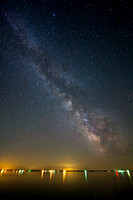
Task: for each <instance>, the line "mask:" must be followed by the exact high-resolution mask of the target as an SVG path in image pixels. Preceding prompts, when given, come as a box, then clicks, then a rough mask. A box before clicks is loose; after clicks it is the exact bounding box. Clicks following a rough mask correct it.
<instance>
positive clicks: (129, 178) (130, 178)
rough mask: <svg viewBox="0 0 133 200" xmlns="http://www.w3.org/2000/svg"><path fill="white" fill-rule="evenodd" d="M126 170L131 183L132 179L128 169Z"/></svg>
mask: <svg viewBox="0 0 133 200" xmlns="http://www.w3.org/2000/svg"><path fill="white" fill-rule="evenodd" d="M126 172H127V174H128V176H129V179H130V182H131V184H133V181H132V178H131V174H130V171H129V170H126Z"/></svg>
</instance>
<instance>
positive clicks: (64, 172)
mask: <svg viewBox="0 0 133 200" xmlns="http://www.w3.org/2000/svg"><path fill="white" fill-rule="evenodd" d="M65 179H66V170H63V183H64V182H65Z"/></svg>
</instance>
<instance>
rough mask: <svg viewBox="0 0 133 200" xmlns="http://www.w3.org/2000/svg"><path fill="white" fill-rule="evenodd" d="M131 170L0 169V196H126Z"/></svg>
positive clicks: (131, 186)
mask: <svg viewBox="0 0 133 200" xmlns="http://www.w3.org/2000/svg"><path fill="white" fill-rule="evenodd" d="M132 180H133V172H131V171H124V172H118V171H114V172H100V171H99V172H88V171H86V170H85V171H81V172H71V171H69V172H68V171H65V170H64V171H58V170H57V171H54V170H53V171H45V170H42V171H30V170H27V171H23V170H11V171H8V170H7V171H6V170H5V171H4V170H3V171H2V170H1V174H0V197H2V198H1V199H10V198H11V197H14V198H15V199H21V198H22V199H24V198H26V197H35V198H36V199H40V198H41V199H75V198H76V199H77V198H79V199H116V198H117V199H119V198H123V197H124V199H129V198H130V197H131V196H132V194H133V193H132V192H133V182H132ZM130 195H131V196H130Z"/></svg>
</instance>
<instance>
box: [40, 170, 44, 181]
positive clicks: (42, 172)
mask: <svg viewBox="0 0 133 200" xmlns="http://www.w3.org/2000/svg"><path fill="white" fill-rule="evenodd" d="M43 174H44V170H42V171H41V179H43Z"/></svg>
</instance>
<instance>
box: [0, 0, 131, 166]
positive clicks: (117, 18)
mask: <svg viewBox="0 0 133 200" xmlns="http://www.w3.org/2000/svg"><path fill="white" fill-rule="evenodd" d="M0 11H1V15H0V17H1V22H0V28H1V35H0V45H1V50H0V54H1V65H0V77H1V78H0V97H1V98H0V105H1V112H0V119H1V122H2V123H1V125H0V138H1V139H0V155H1V160H2V161H1V162H2V163H9V164H11V165H12V164H14V165H15V164H16V165H20V164H24V165H29V163H31V165H33V166H35V167H37V166H42V165H56V166H58V165H64V164H73V165H78V166H80V165H81V166H88V165H89V166H92V167H96V166H97V165H98V164H99V166H102V167H105V168H106V166H110V165H111V166H112V167H117V166H122V167H123V166H124V167H125V166H132V164H131V162H132V151H133V143H132V137H133V135H132V134H133V133H132V131H133V125H132V124H133V123H132V114H133V106H132V105H133V80H132V77H133V70H132V63H133V62H132V56H131V41H132V24H131V22H132V15H131V13H132V12H131V5H130V4H129V1H124V0H121V1H119V0H117V1H110V0H108V1H88V0H86V1H77V2H76V1H68V0H64V1H60V0H57V1H53V0H49V1H47V0H44V1H28V0H27V1H19V2H18V1H2V2H1V5H0ZM36 163H37V164H36ZM55 163H56V164H55ZM81 163H83V164H81Z"/></svg>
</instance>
